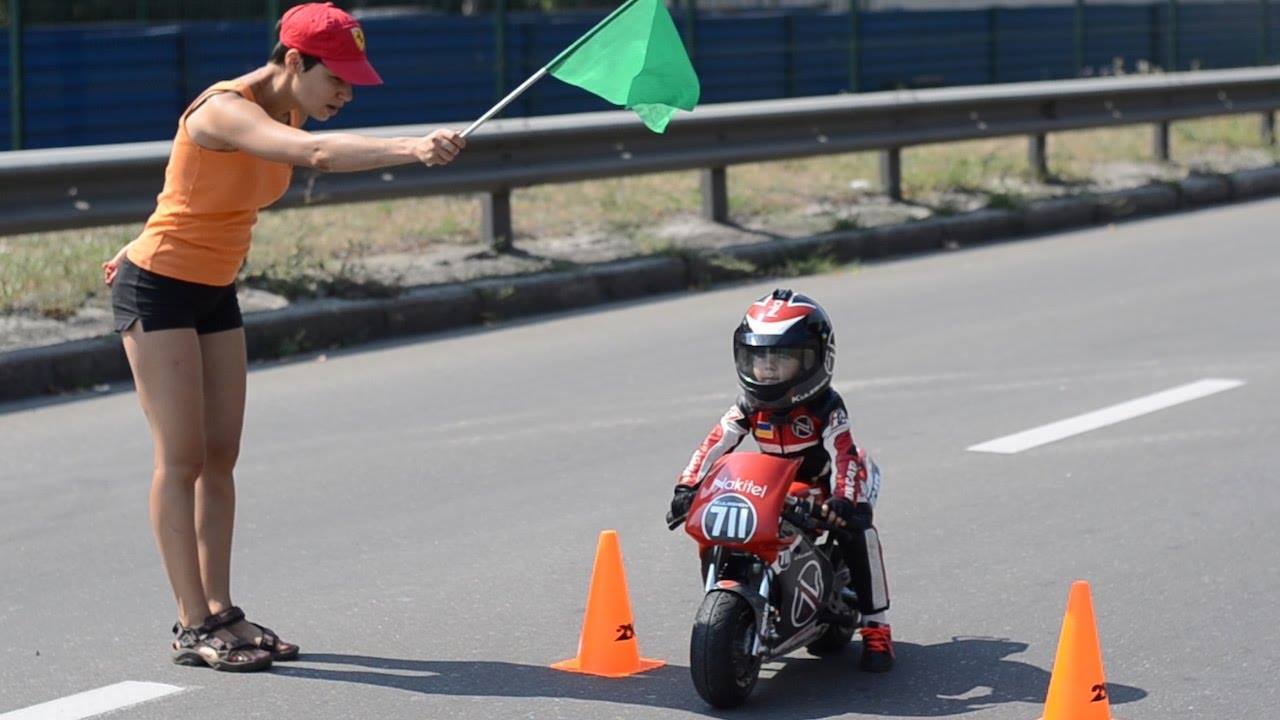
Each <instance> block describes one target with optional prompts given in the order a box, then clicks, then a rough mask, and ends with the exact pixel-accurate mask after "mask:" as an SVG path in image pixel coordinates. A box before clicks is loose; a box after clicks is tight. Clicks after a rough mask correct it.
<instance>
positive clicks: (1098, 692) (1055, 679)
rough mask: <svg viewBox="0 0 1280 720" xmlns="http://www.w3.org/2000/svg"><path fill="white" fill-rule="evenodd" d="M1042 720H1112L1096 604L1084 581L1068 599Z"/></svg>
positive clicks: (1074, 586)
mask: <svg viewBox="0 0 1280 720" xmlns="http://www.w3.org/2000/svg"><path fill="white" fill-rule="evenodd" d="M1041 720H1112V718H1111V703H1110V701H1108V700H1107V680H1106V678H1105V677H1104V676H1103V674H1102V647H1101V646H1100V645H1099V644H1098V628H1097V624H1096V623H1095V622H1094V618H1093V601H1092V600H1091V599H1090V597H1089V583H1087V582H1085V581H1084V580H1077V581H1075V582H1074V583H1072V584H1071V594H1070V595H1069V596H1068V597H1067V614H1066V616H1065V617H1064V618H1063V619H1062V634H1061V635H1060V636H1059V637H1058V654H1057V657H1055V658H1054V660H1053V675H1052V676H1051V677H1050V678H1049V695H1048V696H1047V697H1046V698H1045V701H1044V716H1043V717H1042V718H1041Z"/></svg>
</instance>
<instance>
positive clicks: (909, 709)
mask: <svg viewBox="0 0 1280 720" xmlns="http://www.w3.org/2000/svg"><path fill="white" fill-rule="evenodd" d="M896 649H897V653H898V664H897V667H895V668H894V670H893V671H892V672H890V673H888V674H885V675H871V674H868V673H863V672H859V671H858V669H857V658H858V653H857V650H858V648H857V647H851V648H850V649H849V650H848V651H846V652H844V653H842V654H840V655H837V656H835V657H829V658H823V659H819V658H813V657H809V656H807V655H805V654H803V653H800V654H797V655H795V656H791V657H787V658H784V659H782V660H779V661H776V662H773V663H769V664H767V665H766V666H765V671H764V673H763V675H762V677H761V680H760V683H759V684H758V685H757V686H756V690H755V693H754V694H753V695H752V697H751V700H750V701H748V704H747V705H746V706H745V707H743V708H739V709H737V710H734V711H732V712H731V713H721V712H719V711H716V710H714V709H713V708H711V707H710V706H708V705H706V704H705V703H703V702H702V700H701V698H699V697H698V695H697V693H695V692H694V689H693V684H692V682H691V681H690V679H689V669H688V668H687V667H685V666H682V665H667V666H665V667H662V668H660V669H658V670H654V671H651V672H648V673H644V674H642V675H637V676H634V677H631V678H626V679H623V680H606V679H603V678H595V677H589V676H583V675H575V674H570V673H564V672H559V671H557V670H552V669H550V668H548V667H542V666H537V665H520V664H517V663H509V662H496V661H495V662H489V661H461V660H403V659H395V658H381V657H369V656H364V655H341V654H335V653H317V654H311V653H307V654H304V655H303V656H302V657H301V658H300V659H299V662H298V663H296V664H295V663H288V664H284V663H281V664H277V665H276V666H275V667H274V668H273V669H272V672H273V673H274V674H276V675H281V676H286V677H294V678H299V679H306V680H328V681H335V682H351V683H360V684H364V685H374V686H379V687H387V688H395V689H397V690H404V691H408V692H417V693H424V694H427V695H441V696H470V697H507V698H569V699H575V700H592V701H598V702H609V703H621V704H625V705H642V706H646V707H656V708H672V709H677V710H685V711H691V712H698V713H703V714H707V715H712V716H724V717H728V716H729V715H732V716H733V717H756V716H760V717H764V716H767V717H769V718H774V719H777V720H817V719H819V718H827V717H832V716H835V715H841V714H844V713H849V712H855V713H860V714H864V715H883V716H900V717H940V716H944V715H960V714H964V713H968V712H973V711H976V710H981V709H983V708H989V707H993V706H996V705H1001V704H1004V703H1010V702H1022V703H1031V704H1035V705H1039V704H1040V703H1043V702H1044V694H1045V691H1046V689H1047V688H1048V686H1049V673H1048V672H1047V671H1045V670H1042V669H1040V668H1038V667H1036V666H1034V665H1029V664H1027V663H1024V662H1018V661H1016V660H1009V659H1007V658H1008V656H1009V655H1013V654H1016V653H1020V652H1022V651H1024V650H1026V649H1027V645H1026V643H1021V642H1015V641H1011V640H1005V639H999V638H978V637H957V638H953V639H952V640H951V641H950V642H946V643H939V644H936V645H916V644H913V643H907V642H898V643H896ZM770 675H771V676H770ZM1108 694H1109V696H1110V701H1111V704H1113V705H1116V704H1123V703H1129V702H1133V701H1135V700H1140V699H1142V698H1144V697H1146V696H1147V693H1146V691H1145V690H1141V689H1139V688H1134V687H1127V686H1124V685H1116V684H1109V685H1108ZM1037 712H1038V709H1032V708H1028V712H1027V717H1035V715H1036V713H1037Z"/></svg>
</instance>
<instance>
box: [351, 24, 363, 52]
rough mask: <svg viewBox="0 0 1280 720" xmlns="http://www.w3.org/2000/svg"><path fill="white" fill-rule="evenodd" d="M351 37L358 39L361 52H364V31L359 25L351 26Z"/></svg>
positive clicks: (357, 42) (357, 44)
mask: <svg viewBox="0 0 1280 720" xmlns="http://www.w3.org/2000/svg"><path fill="white" fill-rule="evenodd" d="M351 37H353V38H355V40H356V47H358V48H360V52H364V31H363V30H361V29H360V28H358V27H353V28H351Z"/></svg>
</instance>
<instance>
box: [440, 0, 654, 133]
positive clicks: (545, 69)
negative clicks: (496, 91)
mask: <svg viewBox="0 0 1280 720" xmlns="http://www.w3.org/2000/svg"><path fill="white" fill-rule="evenodd" d="M636 2H638V0H627V1H626V2H624V3H622V4H621V5H619V6H618V7H617V9H615V10H614V11H613V12H611V13H609V15H608V16H607V17H606V18H605V19H603V20H601V21H600V22H598V23H596V25H595V27H593V28H591V29H590V30H588V31H587V32H586V34H585V35H583V36H582V37H580V38H578V39H577V40H575V41H574V42H573V44H572V45H570V46H569V47H567V48H565V49H564V50H563V51H562V52H561V53H560V54H559V55H556V56H555V57H554V58H553V59H552V60H551V62H549V63H547V64H546V65H543V66H542V69H540V70H538V72H536V73H534V74H533V76H532V77H530V78H529V79H528V80H525V81H524V82H522V83H520V87H518V88H516V89H515V90H512V91H511V92H510V93H507V96H506V97H504V98H502V99H501V100H499V101H498V103H497V104H496V105H494V106H493V107H491V108H489V110H488V112H486V113H485V114H484V115H481V116H480V118H479V119H478V120H476V121H475V122H473V123H471V125H469V126H468V127H467V129H466V130H463V131H462V137H467V136H468V135H470V134H471V133H473V132H475V130H476V128H478V127H480V126H481V125H483V124H484V123H485V122H486V121H487V120H488V119H489V118H491V117H493V116H494V115H497V114H498V113H499V112H501V111H502V109H503V108H505V107H506V106H508V105H510V104H511V102H512V101H513V100H515V99H516V98H518V97H520V95H521V94H522V93H523V92H524V91H525V90H528V89H529V87H530V86H532V85H533V84H534V83H536V82H538V81H539V80H541V79H542V78H543V77H545V76H546V75H547V73H549V72H551V66H553V65H555V64H556V63H558V62H560V60H561V59H562V58H564V57H565V56H566V55H568V54H569V53H571V52H573V51H574V50H576V49H578V46H579V45H582V43H584V42H586V41H587V40H588V39H590V38H591V36H593V35H595V34H596V33H597V32H600V28H602V27H604V26H605V25H608V24H609V21H610V20H613V18H615V17H616V16H617V15H618V14H619V13H621V12H622V11H624V10H626V9H627V8H629V7H631V6H632V5H634V4H636Z"/></svg>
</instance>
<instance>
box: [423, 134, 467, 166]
mask: <svg viewBox="0 0 1280 720" xmlns="http://www.w3.org/2000/svg"><path fill="white" fill-rule="evenodd" d="M466 146H467V139H466V138H464V137H462V135H461V134H460V133H458V132H457V131H455V130H446V129H440V130H436V131H435V132H432V133H431V134H430V135H428V136H426V137H424V138H422V139H421V140H418V141H417V142H416V143H414V146H413V154H414V157H416V158H418V162H421V163H422V164H423V165H447V164H448V163H450V162H452V161H453V159H454V158H455V157H457V155H458V153H459V152H461V151H462V148H464V147H466Z"/></svg>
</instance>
